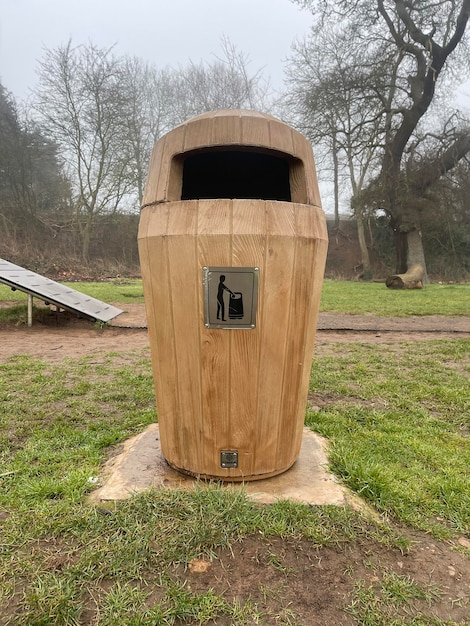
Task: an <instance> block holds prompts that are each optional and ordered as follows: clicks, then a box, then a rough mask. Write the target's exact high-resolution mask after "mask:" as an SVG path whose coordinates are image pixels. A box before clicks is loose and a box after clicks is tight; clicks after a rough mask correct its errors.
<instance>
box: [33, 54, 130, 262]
mask: <svg viewBox="0 0 470 626" xmlns="http://www.w3.org/2000/svg"><path fill="white" fill-rule="evenodd" d="M39 78H40V81H39V88H38V91H37V94H36V96H37V104H36V109H37V111H38V112H39V113H40V116H41V120H42V122H43V124H44V126H45V127H46V128H47V129H48V131H49V133H50V135H51V137H53V139H54V140H55V141H56V143H57V144H58V145H59V146H60V154H61V157H62V159H63V161H64V163H65V166H66V168H67V171H68V173H69V176H70V180H71V181H72V185H73V200H74V207H75V214H76V221H77V224H78V227H79V230H80V234H81V238H82V256H83V258H84V259H88V256H89V250H90V241H91V236H92V231H93V225H94V222H95V219H96V218H97V216H98V215H101V214H104V213H114V212H115V211H116V210H117V209H118V206H119V204H120V203H121V202H123V200H125V198H126V197H127V195H128V194H130V193H131V192H132V184H133V181H132V175H131V171H130V167H131V154H130V153H129V149H128V148H129V146H128V145H127V144H126V143H124V142H123V141H122V136H123V134H124V132H125V124H124V120H123V113H124V112H125V111H126V106H125V105H126V104H127V103H126V101H125V94H123V90H122V89H121V87H120V81H119V79H120V72H119V63H118V61H117V60H116V59H115V58H114V57H113V56H112V51H111V50H108V49H100V48H97V47H96V46H94V45H93V44H89V45H87V46H78V47H76V48H73V47H72V44H71V42H69V43H68V44H67V45H65V46H60V47H58V48H57V49H55V50H47V51H46V54H45V57H44V59H43V60H42V61H41V62H40V75H39Z"/></svg>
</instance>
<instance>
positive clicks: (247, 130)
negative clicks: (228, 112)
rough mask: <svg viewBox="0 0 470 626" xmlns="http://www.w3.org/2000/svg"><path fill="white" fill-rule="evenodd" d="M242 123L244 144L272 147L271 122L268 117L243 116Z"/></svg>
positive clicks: (242, 140)
mask: <svg viewBox="0 0 470 626" xmlns="http://www.w3.org/2000/svg"><path fill="white" fill-rule="evenodd" d="M241 124H242V137H241V142H242V143H243V144H246V145H249V146H263V147H270V145H271V144H270V135H269V123H268V120H267V119H266V118H263V117H251V116H242V118H241Z"/></svg>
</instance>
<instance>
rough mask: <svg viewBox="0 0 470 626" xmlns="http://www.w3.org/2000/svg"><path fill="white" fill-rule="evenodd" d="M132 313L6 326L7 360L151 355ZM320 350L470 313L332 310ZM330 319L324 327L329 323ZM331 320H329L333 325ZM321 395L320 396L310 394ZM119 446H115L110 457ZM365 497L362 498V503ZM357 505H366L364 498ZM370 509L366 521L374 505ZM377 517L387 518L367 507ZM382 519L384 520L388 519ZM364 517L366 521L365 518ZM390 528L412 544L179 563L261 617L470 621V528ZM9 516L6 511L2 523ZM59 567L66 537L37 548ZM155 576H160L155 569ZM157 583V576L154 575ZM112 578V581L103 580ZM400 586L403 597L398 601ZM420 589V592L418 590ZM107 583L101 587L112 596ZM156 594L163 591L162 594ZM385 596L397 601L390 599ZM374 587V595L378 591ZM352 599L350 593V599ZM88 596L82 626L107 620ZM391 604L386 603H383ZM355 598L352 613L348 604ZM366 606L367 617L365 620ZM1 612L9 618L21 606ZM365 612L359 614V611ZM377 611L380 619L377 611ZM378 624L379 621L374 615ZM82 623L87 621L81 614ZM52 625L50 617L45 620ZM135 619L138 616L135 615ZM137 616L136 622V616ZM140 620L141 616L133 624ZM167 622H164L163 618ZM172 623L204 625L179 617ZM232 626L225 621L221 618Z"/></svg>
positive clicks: (2, 338)
mask: <svg viewBox="0 0 470 626" xmlns="http://www.w3.org/2000/svg"><path fill="white" fill-rule="evenodd" d="M123 308H125V309H126V313H125V314H124V315H123V316H122V317H121V319H119V318H117V319H116V320H115V321H114V322H113V325H112V326H111V327H107V328H99V327H97V326H96V325H93V323H91V322H88V321H85V320H77V319H75V318H74V317H73V316H70V317H64V318H61V319H54V318H51V320H50V321H49V323H48V324H35V325H34V326H33V328H31V329H28V328H26V327H24V326H9V327H4V328H1V329H0V345H1V350H0V362H6V361H7V360H9V359H10V358H12V357H13V358H14V357H15V356H17V355H25V354H28V355H31V356H32V357H35V358H40V359H41V360H43V361H45V362H47V363H56V364H57V363H61V362H63V361H65V360H67V359H70V358H72V359H75V358H81V357H83V356H87V355H88V356H89V355H93V356H94V358H95V359H98V360H99V359H100V358H101V356H102V355H105V354H107V353H110V352H113V353H114V354H115V357H114V358H115V359H116V358H117V359H118V360H121V361H122V363H123V364H126V363H129V361H130V359H131V358H132V356H131V355H132V354H135V353H138V354H140V355H142V354H147V355H148V335H147V330H146V328H145V313H144V308H143V305H140V304H132V305H129V304H126V305H125V306H124V305H123ZM319 326H320V330H319V331H318V333H317V341H316V348H315V349H316V352H317V354H331V353H332V352H334V351H335V350H338V349H339V347H340V344H342V343H344V344H350V343H352V342H361V343H368V344H371V345H376V346H379V345H380V344H384V343H394V344H396V346H397V347H398V349H399V345H400V343H403V342H415V343H416V349H417V350H418V349H419V345H420V342H423V341H429V340H433V339H448V338H454V339H458V338H459V337H468V333H469V332H470V328H469V320H468V318H463V317H460V318H457V317H455V318H448V319H446V318H443V317H442V318H441V317H438V316H436V319H434V320H430V319H429V318H421V320H419V319H416V320H412V321H411V322H410V320H409V319H408V320H407V319H401V320H399V319H398V318H397V319H393V318H389V319H388V321H387V322H384V320H380V319H379V318H373V317H372V316H350V315H346V316H341V315H333V314H331V315H330V316H328V315H325V316H323V317H321V318H320V325H319ZM322 326H323V328H322ZM325 326H327V327H329V328H326V327H325ZM311 400H312V402H315V401H316V400H315V398H313V399H311ZM117 452H118V448H116V450H113V451H112V453H111V454H115V453H117ZM356 501H357V502H360V500H359V499H357V500H356ZM359 506H360V505H359ZM363 511H364V512H365V517H364V518H363V519H367V514H368V513H367V511H368V507H366V506H365V505H364V509H363ZM370 515H371V519H374V523H375V522H377V521H379V522H380V518H379V516H378V515H376V514H375V513H374V512H373V511H370ZM383 521H385V520H383ZM364 523H366V522H364ZM386 523H387V524H388V525H389V526H390V527H391V528H392V530H393V532H394V533H396V534H397V535H401V536H403V537H404V538H406V540H408V542H409V548H408V549H400V548H399V547H397V545H384V544H382V543H380V542H376V541H374V540H373V539H371V538H370V537H367V538H366V536H364V538H363V539H362V540H360V541H354V542H351V543H349V544H347V545H345V546H342V545H332V546H329V547H328V546H321V547H320V546H318V545H315V542H312V541H310V540H307V539H305V538H301V537H298V538H296V537H285V538H282V537H265V536H248V537H244V538H242V539H241V540H240V541H238V542H236V543H234V544H232V546H231V547H230V548H222V549H219V550H218V551H217V553H216V554H215V556H214V558H212V559H207V560H206V559H201V560H194V561H193V562H191V563H189V564H187V565H186V566H178V567H177V568H176V569H175V572H174V575H175V577H176V578H177V579H178V580H179V581H181V583H182V584H184V585H185V588H186V589H187V590H188V592H191V593H193V594H203V593H207V592H208V590H213V591H214V592H215V593H217V594H220V595H223V596H224V598H226V599H227V600H228V601H231V602H234V601H236V600H237V599H243V601H246V599H247V598H250V601H251V602H253V603H255V604H256V605H257V606H260V607H263V611H264V615H267V616H270V617H268V618H267V620H265V621H262V622H255V621H253V622H246V623H263V624H298V625H302V626H313V625H321V626H341V625H344V626H349V625H351V626H352V625H354V624H371V625H374V624H378V625H383V626H385V624H397V625H401V624H416V625H418V624H422V625H433V624H439V625H447V624H467V625H468V624H470V559H469V558H468V554H469V553H470V552H469V550H470V535H467V536H462V537H460V538H459V539H458V541H456V542H445V541H439V540H438V539H436V538H434V537H432V536H430V535H428V534H425V533H422V532H419V531H416V530H411V529H410V528H407V527H398V526H397V525H395V524H394V522H393V520H386ZM1 524H2V518H1V517H0V527H1ZM37 549H38V550H42V551H43V554H44V558H45V559H48V562H49V563H50V568H51V569H52V570H56V571H60V570H61V569H62V568H64V567H66V566H68V565H69V563H68V559H70V555H69V554H68V553H67V552H66V551H64V550H63V549H62V546H61V545H60V542H59V541H55V540H53V539H51V540H50V541H48V542H47V543H44V545H41V546H40V545H38V546H37ZM152 577H153V579H154V580H155V578H156V576H155V573H153V575H152ZM149 582H150V584H151V582H152V581H151V580H150V581H149ZM103 584H104V585H105V584H106V583H105V581H104V583H103ZM400 588H401V589H402V595H401V600H400ZM413 590H414V591H413ZM105 591H106V589H103V593H105ZM155 593H156V594H157V595H158V592H157V591H156V592H155ZM387 593H389V594H390V601H389V602H388V604H387ZM374 594H375V595H374ZM379 596H380V598H381V600H380V601H381V603H382V605H381V606H387V607H388V609H387V611H388V616H387V614H385V615H383V618H382V619H383V621H377V619H378V618H377V613H374V611H373V607H374V603H375V602H376V600H374V598H378V597H379ZM351 598H353V600H352V601H351ZM92 600H93V598H90V603H89V609H88V611H85V612H84V613H83V614H82V618H81V621H80V623H81V624H90V625H91V624H95V623H100V622H99V621H96V620H97V619H98V617H97V614H96V611H95V610H94V608H93V601H92ZM384 603H385V604H384ZM346 605H349V610H348V611H345V610H344V607H345V606H346ZM368 606H370V607H371V608H370V614H371V617H370V620H369V621H367V619H368V618H367V612H368V610H369V609H368V608H367V607H368ZM15 608H16V607H15V606H14V604H12V605H11V613H9V611H7V613H6V614H3V615H0V624H1V625H6V624H10V623H15V622H11V621H10V619H15V618H14V617H13V615H14V613H15ZM359 615H361V616H362V617H359V618H358V617H357V616H359ZM373 615H375V617H373ZM374 619H375V620H376V621H373V620H374ZM83 620H84V621H83ZM43 623H44V624H46V622H43ZM129 623H131V622H129ZM132 623H134V622H132ZM135 623H137V622H135ZM165 623H166V622H165ZM174 623H175V624H197V623H201V622H198V621H178V620H176V621H175V622H174ZM208 623H216V624H219V625H221V626H223V625H227V626H228V625H229V624H230V623H233V622H230V621H229V620H228V618H226V617H222V618H220V619H218V620H216V621H215V622H208Z"/></svg>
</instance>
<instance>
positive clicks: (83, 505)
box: [0, 281, 470, 626]
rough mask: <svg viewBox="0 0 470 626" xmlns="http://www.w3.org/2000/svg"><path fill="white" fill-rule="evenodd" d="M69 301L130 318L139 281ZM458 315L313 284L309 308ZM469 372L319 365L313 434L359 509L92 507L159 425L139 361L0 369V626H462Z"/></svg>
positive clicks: (468, 353)
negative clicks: (134, 440)
mask: <svg viewBox="0 0 470 626" xmlns="http://www.w3.org/2000/svg"><path fill="white" fill-rule="evenodd" d="M72 286H73V287H74V288H80V289H82V290H83V291H85V292H86V293H89V294H90V295H92V296H94V297H98V298H100V299H103V300H105V301H108V302H119V303H124V306H125V303H126V302H141V301H142V299H143V297H142V285H141V282H140V281H119V282H113V283H92V284H72ZM18 296H19V294H18V292H11V291H10V290H9V289H8V288H4V287H0V299H3V300H6V301H10V300H18V301H19V304H18V306H20V307H24V306H25V305H23V304H21V297H18ZM469 297H470V286H469V285H430V286H428V287H426V288H425V289H424V290H422V291H412V292H407V291H403V292H396V291H394V292H392V291H389V290H387V289H386V288H385V287H384V285H379V284H362V283H346V282H333V281H326V283H325V287H324V291H323V299H322V309H323V310H325V311H327V310H329V311H340V312H351V313H362V314H364V313H371V314H373V313H375V314H380V315H404V314H408V315H411V314H414V315H424V314H426V315H429V314H456V315H463V314H468V310H469ZM8 310H9V309H7V311H8ZM10 310H11V307H10ZM18 314H19V313H18V311H16V312H15V313H14V314H13V318H10V323H12V322H14V321H15V319H16V317H17V316H18ZM15 316H16V317H15ZM4 332H7V331H4ZM96 332H98V331H96ZM101 332H104V333H106V332H111V331H108V330H106V329H105V330H103V331H101ZM365 341H366V340H365ZM469 373H470V340H469V339H455V340H454V339H452V340H436V341H422V342H419V343H404V344H396V343H395V344H393V343H390V344H386V343H381V344H380V347H378V346H377V345H375V346H374V345H372V344H368V343H366V342H364V343H356V344H346V343H342V344H336V345H332V346H328V349H325V350H323V351H322V350H318V352H317V354H316V356H315V358H314V361H313V365H312V373H311V383H310V395H309V403H308V407H307V411H306V424H307V425H308V426H309V427H310V428H312V429H313V430H315V431H316V432H318V433H321V434H322V435H324V436H325V437H327V438H328V440H329V458H330V466H331V469H332V471H334V472H335V473H336V475H337V476H338V479H339V480H341V481H342V482H343V483H344V484H345V485H347V486H348V487H349V488H350V489H351V491H352V492H354V493H355V494H357V495H358V496H359V497H360V498H362V500H363V501H364V502H365V503H366V504H367V507H365V508H364V509H360V510H357V509H355V508H352V507H349V506H347V507H344V508H342V507H334V506H323V507H310V506H305V505H302V504H296V503H292V502H288V501H280V502H278V503H276V504H273V505H270V506H264V507H259V506H257V505H255V504H254V503H253V502H251V501H249V500H248V499H247V498H246V497H245V494H244V493H243V491H236V490H231V489H229V488H228V489H227V488H223V487H221V486H219V485H217V484H209V485H206V484H201V485H200V486H199V487H198V488H197V489H195V490H194V491H191V492H185V491H182V490H181V491H180V490H176V491H173V490H172V491H170V490H168V491H166V490H161V491H152V490H150V491H148V492H146V493H144V494H141V495H138V496H135V497H133V498H131V499H130V500H128V501H127V502H124V503H120V504H116V505H113V506H107V507H104V506H103V507H97V506H93V505H91V504H89V503H88V501H87V499H86V496H87V494H88V493H89V492H90V491H91V490H92V489H93V488H94V487H95V486H96V484H97V480H99V476H100V471H101V468H102V465H103V463H104V461H105V460H106V458H107V457H108V456H109V455H110V454H111V451H112V450H113V449H114V447H115V446H119V444H120V443H121V442H123V441H124V440H125V439H126V438H128V437H129V436H131V435H133V434H135V433H138V432H141V431H142V430H143V429H144V428H145V427H146V426H147V425H148V424H150V423H152V422H154V421H155V420H156V419H157V414H156V410H155V403H154V389H153V378H152V372H151V366H150V358H149V351H148V348H143V349H134V350H133V351H131V352H125V353H124V352H122V353H121V352H114V353H109V354H106V355H103V354H97V355H93V356H89V357H86V358H69V359H67V360H64V361H61V362H58V363H49V362H46V361H43V360H40V359H34V358H32V357H28V356H17V357H14V358H11V359H9V360H7V361H5V360H4V359H3V360H2V359H0V530H1V534H0V537H1V538H0V626H6V625H7V624H17V625H20V626H21V625H24V626H49V625H58V626H59V625H60V626H62V625H66V626H69V625H70V626H78V625H80V626H82V625H85V626H87V625H90V626H96V625H99V626H115V625H118V624H119V625H120V626H121V625H124V626H126V625H128V626H155V625H175V626H196V625H201V624H217V625H218V626H231V625H251V624H263V625H270V624H281V625H286V626H287V625H290V626H293V625H298V626H310V624H321V625H322V626H326V625H328V626H330V625H334V626H336V625H337V624H338V625H339V624H344V625H346V626H349V625H354V624H358V625H364V626H408V625H409V626H456V625H457V624H460V625H463V624H467V625H468V624H470V599H469V598H470V594H469V593H468V591H469V587H468V581H469V580H470V470H469V468H470V386H469V384H468V377H469ZM201 564H202V565H203V566H204V567H206V568H211V569H209V570H208V573H205V574H194V573H193V568H194V567H195V565H199V566H201ZM204 571H205V570H204Z"/></svg>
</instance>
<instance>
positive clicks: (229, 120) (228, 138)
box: [211, 112, 242, 146]
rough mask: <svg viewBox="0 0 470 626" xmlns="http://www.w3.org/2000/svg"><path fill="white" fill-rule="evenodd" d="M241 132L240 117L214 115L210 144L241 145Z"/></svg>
mask: <svg viewBox="0 0 470 626" xmlns="http://www.w3.org/2000/svg"><path fill="white" fill-rule="evenodd" d="M241 139H242V130H241V118H240V115H238V114H237V115H235V114H234V115H230V116H229V115H218V114H217V112H215V113H214V117H213V119H212V137H211V144H212V145H215V146H221V145H222V146H223V145H228V146H229V145H232V144H237V145H239V144H240V143H241Z"/></svg>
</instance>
